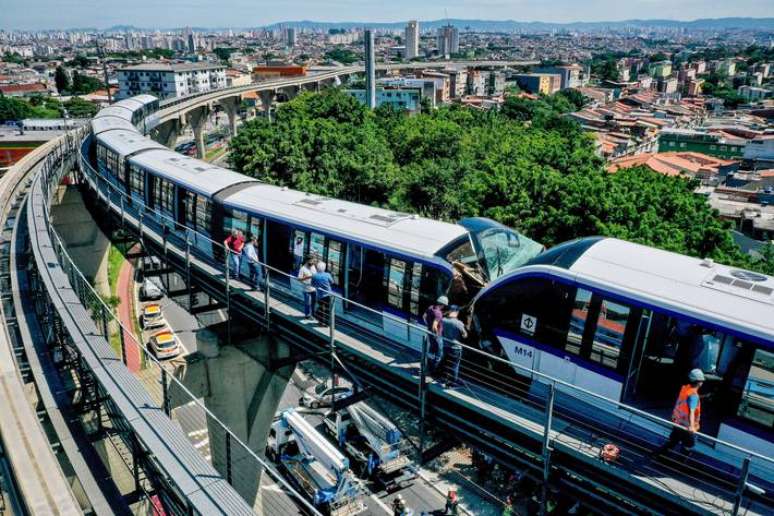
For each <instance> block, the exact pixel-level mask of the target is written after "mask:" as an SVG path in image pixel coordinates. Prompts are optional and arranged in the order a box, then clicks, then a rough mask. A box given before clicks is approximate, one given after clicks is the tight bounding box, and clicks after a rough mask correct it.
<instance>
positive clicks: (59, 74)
mask: <svg viewBox="0 0 774 516" xmlns="http://www.w3.org/2000/svg"><path fill="white" fill-rule="evenodd" d="M54 83H55V84H56V89H57V91H58V92H59V93H62V92H63V91H67V90H69V89H70V76H69V75H67V71H66V70H65V69H64V68H63V67H62V66H57V67H56V72H54Z"/></svg>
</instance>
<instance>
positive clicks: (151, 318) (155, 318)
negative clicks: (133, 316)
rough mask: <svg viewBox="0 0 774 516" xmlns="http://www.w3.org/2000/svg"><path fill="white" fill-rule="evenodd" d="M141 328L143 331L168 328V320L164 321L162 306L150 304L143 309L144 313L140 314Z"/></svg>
mask: <svg viewBox="0 0 774 516" xmlns="http://www.w3.org/2000/svg"><path fill="white" fill-rule="evenodd" d="M140 326H141V327H142V329H143V330H152V329H155V328H165V327H166V326H167V320H166V319H164V314H163V313H162V311H161V305H160V304H158V303H149V304H147V305H145V306H144V307H143V308H142V313H140Z"/></svg>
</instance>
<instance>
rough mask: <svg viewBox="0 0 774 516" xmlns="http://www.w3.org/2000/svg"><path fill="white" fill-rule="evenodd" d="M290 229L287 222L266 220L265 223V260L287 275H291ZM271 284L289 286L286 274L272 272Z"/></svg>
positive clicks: (292, 272) (291, 234) (291, 233)
mask: <svg viewBox="0 0 774 516" xmlns="http://www.w3.org/2000/svg"><path fill="white" fill-rule="evenodd" d="M292 236H293V232H292V229H291V228H290V226H288V225H287V224H282V223H280V222H273V221H267V223H266V239H267V247H268V248H267V250H266V262H267V263H268V264H269V265H270V266H271V267H274V268H275V269H279V270H280V271H282V272H284V273H285V274H288V275H293V274H294V272H297V271H293V252H292V247H291V237H292ZM271 279H272V284H275V283H279V284H281V285H284V286H286V287H290V279H289V278H288V276H285V275H284V274H283V275H280V274H272V276H271Z"/></svg>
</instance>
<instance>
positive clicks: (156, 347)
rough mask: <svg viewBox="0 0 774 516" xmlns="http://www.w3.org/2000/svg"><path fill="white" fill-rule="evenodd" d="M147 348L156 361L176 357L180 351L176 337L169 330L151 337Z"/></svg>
mask: <svg viewBox="0 0 774 516" xmlns="http://www.w3.org/2000/svg"><path fill="white" fill-rule="evenodd" d="M148 348H149V349H150V351H151V353H153V355H154V356H155V357H156V358H158V359H162V358H173V357H176V356H178V355H179V354H180V351H181V349H182V348H181V346H180V341H178V339H177V336H176V335H175V334H174V333H172V332H171V331H169V330H164V331H160V332H158V333H156V334H155V335H153V336H152V337H151V338H150V341H149V342H148Z"/></svg>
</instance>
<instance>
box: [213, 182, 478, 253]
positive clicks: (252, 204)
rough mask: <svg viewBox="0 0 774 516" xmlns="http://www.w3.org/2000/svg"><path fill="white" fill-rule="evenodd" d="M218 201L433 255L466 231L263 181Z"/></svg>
mask: <svg viewBox="0 0 774 516" xmlns="http://www.w3.org/2000/svg"><path fill="white" fill-rule="evenodd" d="M223 202H224V204H225V205H227V206H232V207H234V208H239V209H243V210H246V211H250V212H253V213H258V214H263V215H266V216H269V217H273V218H276V219H280V220H286V221H288V222H291V223H293V224H300V225H303V226H306V227H309V228H317V229H319V230H320V231H323V232H326V233H329V234H338V235H342V238H346V239H351V240H357V241H362V242H364V243H370V244H372V245H374V246H378V247H387V248H391V249H395V250H401V251H403V252H405V253H410V254H413V255H416V256H422V257H432V256H434V255H435V254H436V253H437V252H438V251H439V250H441V249H442V248H443V247H444V246H446V245H448V244H449V243H450V242H452V241H454V240H456V239H458V238H459V237H461V236H463V235H466V234H467V230H466V229H465V228H463V227H462V226H460V225H458V224H450V223H448V222H440V221H436V220H432V219H426V218H423V217H418V216H416V215H410V214H407V213H399V212H395V211H390V210H385V209H382V208H377V207H374V206H368V205H364V204H357V203H353V202H348V201H342V200H339V199H331V198H328V197H322V196H319V195H313V194H308V193H304V192H300V191H297V190H291V189H288V188H283V187H279V186H273V185H268V184H265V183H257V184H255V185H253V186H250V187H248V188H244V189H242V190H240V191H238V192H235V193H233V194H231V195H229V196H228V197H226V198H225V199H224V200H223Z"/></svg>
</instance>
